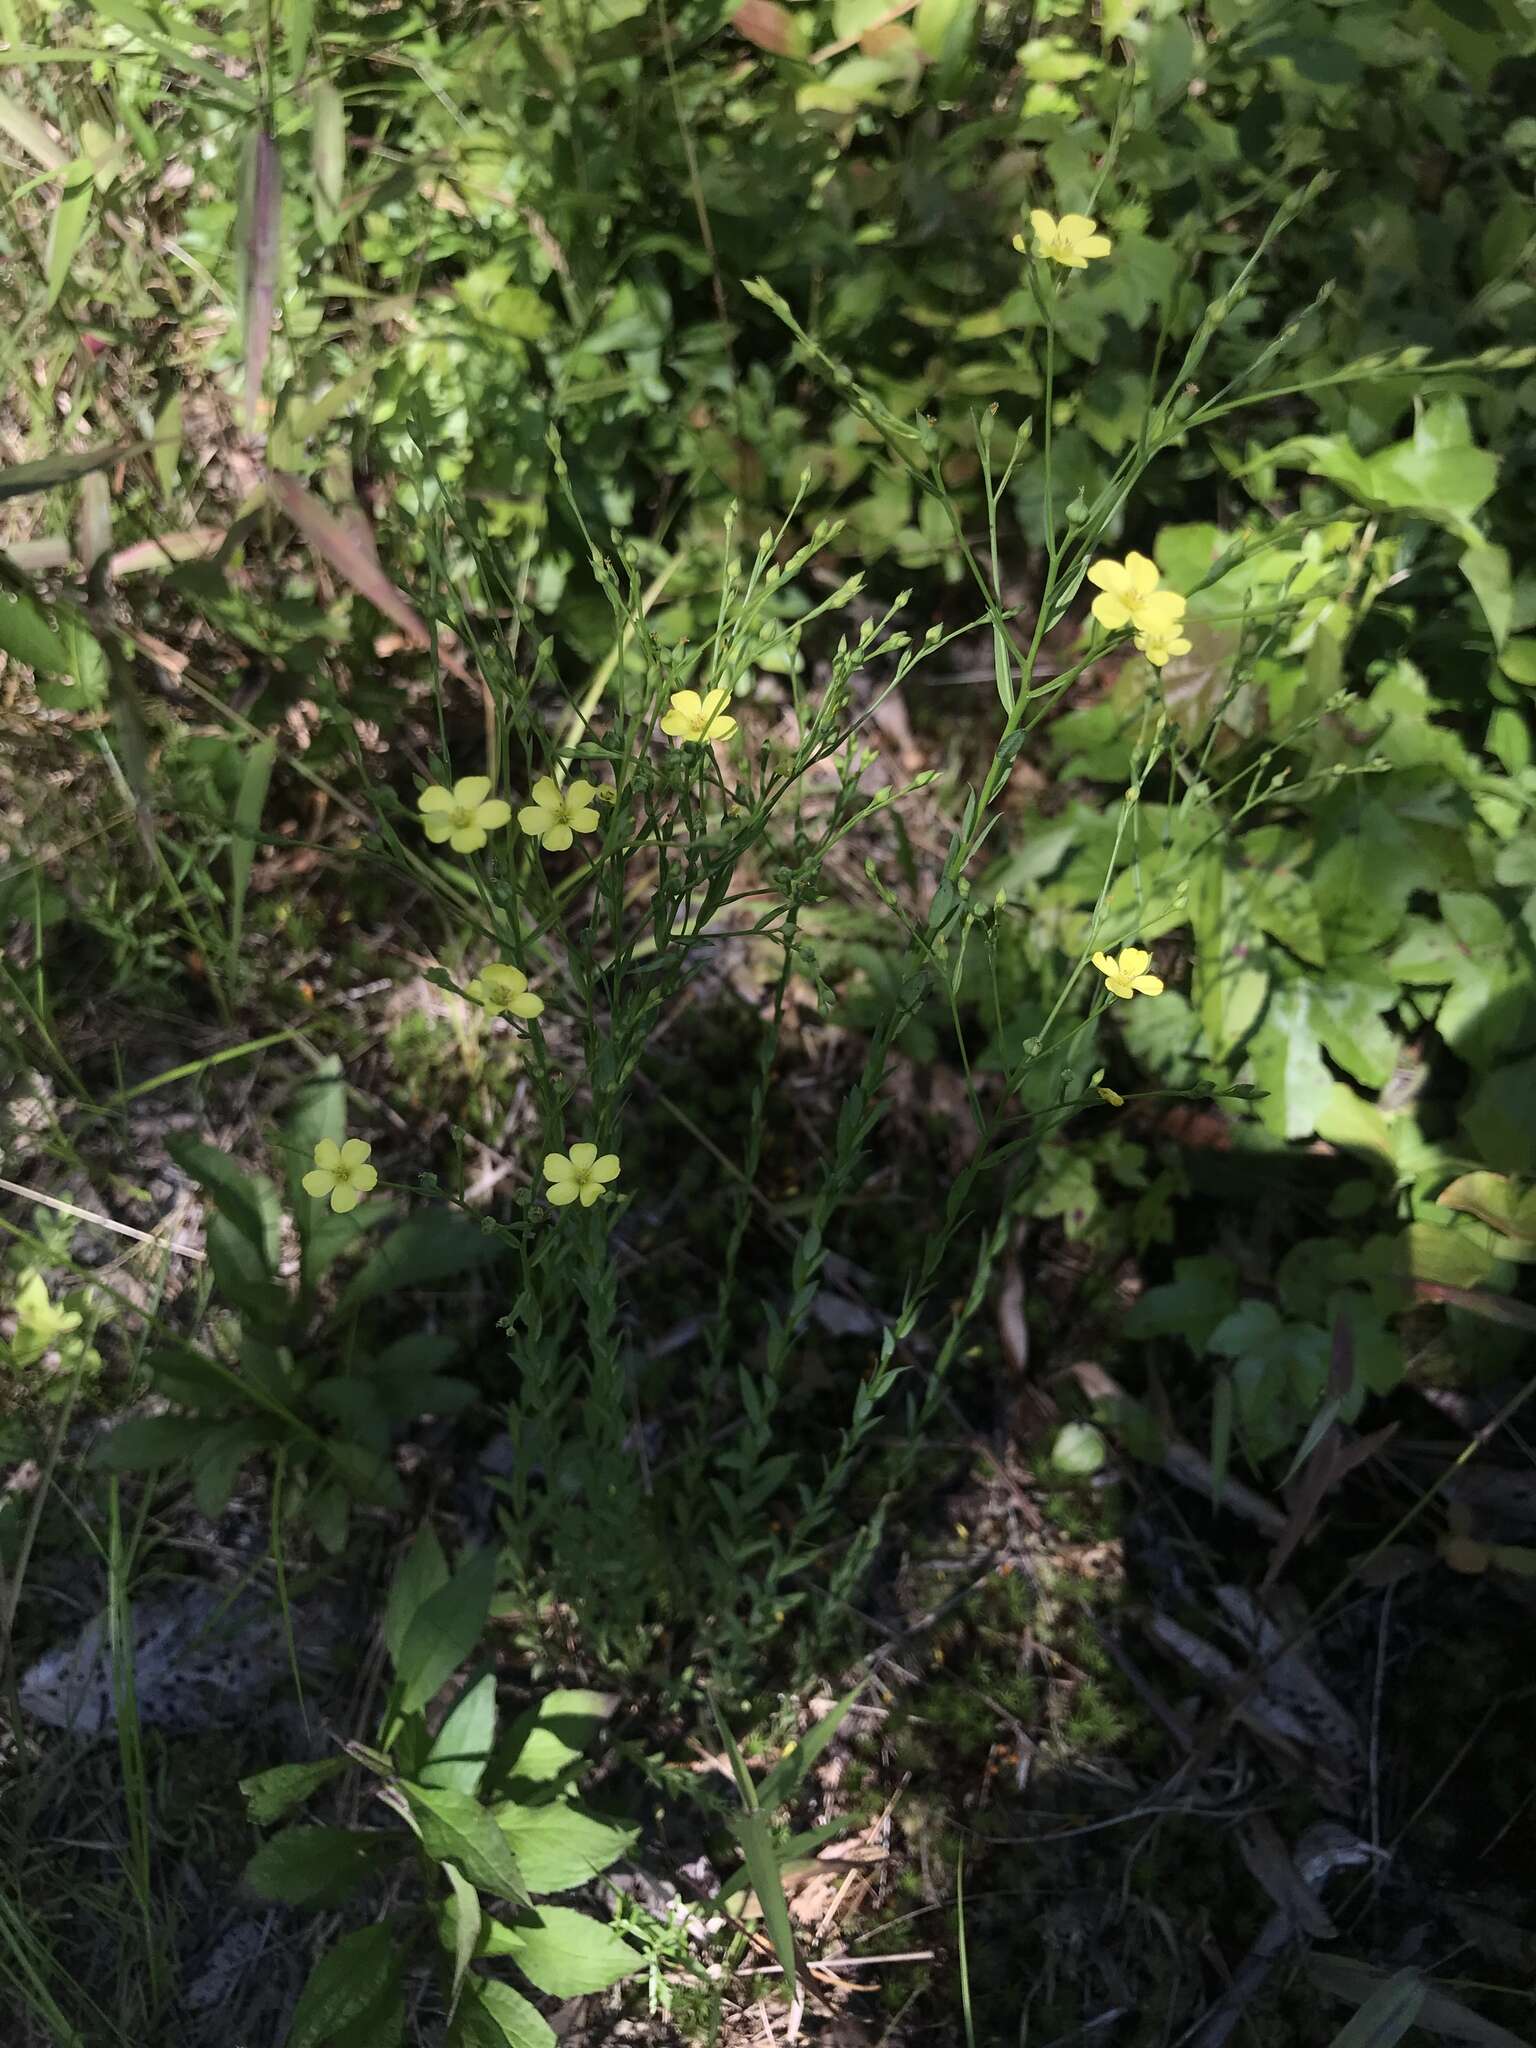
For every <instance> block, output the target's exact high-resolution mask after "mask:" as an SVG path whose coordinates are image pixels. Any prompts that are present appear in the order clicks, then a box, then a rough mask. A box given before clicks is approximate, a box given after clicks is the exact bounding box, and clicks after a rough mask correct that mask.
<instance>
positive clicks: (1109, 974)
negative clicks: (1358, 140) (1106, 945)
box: [1093, 946, 1163, 1002]
mask: <svg viewBox="0 0 1536 2048" xmlns="http://www.w3.org/2000/svg"><path fill="white" fill-rule="evenodd" d="M1093 964H1094V966H1095V967H1097V969H1098V970H1099V972H1100V974H1102V975H1103V977H1104V986H1105V987H1106V988H1107V989H1108V990H1109V992H1110V994H1111V995H1112V996H1120V997H1121V998H1123V1000H1124V1001H1126V1002H1129V1001H1130V999H1131V997H1132V996H1160V995H1161V994H1162V992H1163V984H1162V983H1161V982H1160V981H1159V980H1158V978H1157V976H1156V975H1155V974H1148V972H1147V969H1148V968H1149V967H1150V966H1151V965H1152V955H1151V954H1150V953H1144V952H1143V951H1142V949H1141V948H1140V946H1122V947H1121V949H1120V957H1119V959H1118V960H1112V959H1111V958H1110V956H1109V954H1108V953H1095V954H1094V956H1093Z"/></svg>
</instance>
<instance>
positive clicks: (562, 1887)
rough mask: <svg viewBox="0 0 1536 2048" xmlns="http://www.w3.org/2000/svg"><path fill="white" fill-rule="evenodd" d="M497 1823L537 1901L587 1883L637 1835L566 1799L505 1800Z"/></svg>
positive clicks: (616, 1857) (500, 1808) (501, 1805)
mask: <svg viewBox="0 0 1536 2048" xmlns="http://www.w3.org/2000/svg"><path fill="white" fill-rule="evenodd" d="M495 1812H496V1824H497V1826H498V1827H499V1828H501V1829H502V1831H503V1832H504V1833H505V1835H506V1837H507V1840H508V1841H509V1842H510V1843H511V1844H512V1853H513V1854H514V1855H515V1856H516V1858H517V1865H518V1868H519V1870H521V1872H522V1873H523V1878H524V1881H525V1882H526V1884H527V1885H528V1888H529V1890H530V1891H531V1892H533V1894H534V1896H535V1897H541V1896H543V1894H544V1893H546V1892H568V1891H570V1890H572V1889H573V1888H574V1887H575V1886H576V1885H579V1884H587V1883H590V1881H591V1880H592V1879H593V1878H594V1877H597V1876H598V1875H599V1874H600V1873H601V1872H602V1871H605V1870H606V1869H607V1868H608V1866H609V1865H610V1864H612V1863H617V1862H618V1860H619V1858H620V1857H621V1856H625V1855H627V1854H628V1853H629V1850H630V1849H631V1847H632V1846H633V1844H634V1840H635V1837H636V1835H637V1833H638V1832H639V1831H638V1829H636V1828H627V1827H622V1826H621V1825H620V1824H619V1823H618V1822H617V1821H611V1820H602V1819H600V1818H599V1817H598V1815H596V1814H595V1813H589V1812H588V1811H587V1810H586V1808H585V1807H582V1806H577V1805H575V1804H573V1802H572V1801H570V1800H568V1799H551V1800H549V1801H547V1802H545V1803H544V1804H543V1805H540V1806H528V1805H522V1804H520V1803H519V1802H517V1801H516V1800H511V1799H508V1800H504V1801H503V1802H502V1803H501V1804H500V1805H499V1806H497V1808H496V1809H495Z"/></svg>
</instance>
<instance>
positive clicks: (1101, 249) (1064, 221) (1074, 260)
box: [1014, 206, 1112, 270]
mask: <svg viewBox="0 0 1536 2048" xmlns="http://www.w3.org/2000/svg"><path fill="white" fill-rule="evenodd" d="M1029 224H1030V226H1031V228H1033V229H1034V234H1035V248H1036V250H1037V251H1038V252H1039V254H1040V255H1042V256H1047V257H1049V258H1050V260H1051V262H1052V263H1059V264H1061V265H1062V267H1063V268H1064V269H1066V270H1086V269H1087V268H1088V265H1089V264H1090V263H1091V262H1092V261H1093V260H1094V259H1095V258H1096V257H1099V256H1107V255H1108V254H1109V252H1110V248H1111V246H1112V245H1111V243H1110V239H1109V237H1108V235H1101V234H1100V233H1099V224H1098V222H1097V221H1096V220H1093V219H1091V218H1090V217H1089V216H1088V215H1087V214H1086V213H1064V214H1063V215H1062V216H1061V219H1060V220H1058V219H1057V218H1056V216H1055V214H1054V213H1047V212H1046V210H1045V208H1044V207H1043V206H1037V207H1035V208H1034V209H1033V211H1032V212H1031V214H1030V216H1029ZM1023 246H1024V237H1023V236H1022V235H1016V236H1015V237H1014V247H1015V248H1016V249H1022V248H1023Z"/></svg>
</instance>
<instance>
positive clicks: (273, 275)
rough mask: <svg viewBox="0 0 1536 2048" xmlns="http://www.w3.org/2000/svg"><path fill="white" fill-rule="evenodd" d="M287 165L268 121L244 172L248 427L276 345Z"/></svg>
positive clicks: (241, 231)
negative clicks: (274, 325)
mask: <svg viewBox="0 0 1536 2048" xmlns="http://www.w3.org/2000/svg"><path fill="white" fill-rule="evenodd" d="M282 207H283V187H282V167H281V164H280V163H279V160H278V154H277V143H276V141H275V140H274V138H273V135H272V131H271V130H270V129H269V128H268V127H266V126H265V124H263V125H261V126H260V127H258V128H256V129H255V130H254V132H253V133H252V135H251V139H250V142H249V144H248V145H247V153H246V162H245V175H244V177H243V179H242V180H241V189H240V215H239V221H238V223H237V228H236V233H237V236H238V239H239V254H240V271H241V279H242V286H243V290H242V294H241V296H242V301H243V306H244V321H243V327H244V334H243V347H244V353H245V430H246V432H247V433H250V432H251V431H252V430H253V429H254V427H255V425H256V413H257V408H258V406H259V405H260V403H261V387H262V381H263V379H264V377H265V375H266V368H267V353H268V351H269V349H270V348H271V346H272V315H273V310H274V307H275V305H276V302H277V251H278V241H279V236H280V234H281V229H282Z"/></svg>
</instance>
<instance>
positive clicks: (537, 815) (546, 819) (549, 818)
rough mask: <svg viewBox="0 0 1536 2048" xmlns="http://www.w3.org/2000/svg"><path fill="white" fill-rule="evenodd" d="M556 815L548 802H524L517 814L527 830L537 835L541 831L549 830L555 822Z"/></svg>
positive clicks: (518, 820)
mask: <svg viewBox="0 0 1536 2048" xmlns="http://www.w3.org/2000/svg"><path fill="white" fill-rule="evenodd" d="M555 815H556V814H555V813H554V812H553V811H552V810H550V809H549V807H548V806H547V805H546V804H524V805H523V808H522V809H521V810H520V811H519V812H518V814H517V822H518V824H519V825H521V826H522V828H523V830H524V831H525V832H532V833H533V834H535V836H537V834H539V833H540V832H547V831H548V830H549V828H550V826H551V825H553V823H554V822H555Z"/></svg>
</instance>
